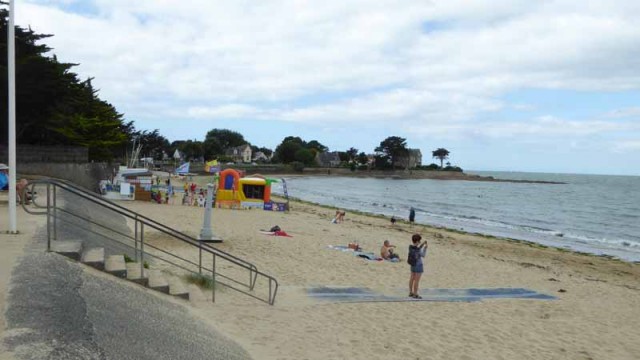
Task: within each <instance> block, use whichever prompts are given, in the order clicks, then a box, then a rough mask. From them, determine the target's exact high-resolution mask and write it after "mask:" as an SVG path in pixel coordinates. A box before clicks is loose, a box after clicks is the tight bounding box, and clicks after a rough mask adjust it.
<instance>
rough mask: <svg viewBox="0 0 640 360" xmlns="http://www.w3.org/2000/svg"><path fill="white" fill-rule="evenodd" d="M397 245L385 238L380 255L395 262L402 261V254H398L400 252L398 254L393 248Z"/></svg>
mask: <svg viewBox="0 0 640 360" xmlns="http://www.w3.org/2000/svg"><path fill="white" fill-rule="evenodd" d="M395 247H396V246H395V245H391V243H390V242H389V240H385V241H384V243H383V244H382V247H381V248H380V256H381V257H382V258H383V259H385V260H389V261H394V262H397V261H400V256H398V254H396V253H395V252H394V250H393V249H395Z"/></svg>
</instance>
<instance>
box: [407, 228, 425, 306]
mask: <svg viewBox="0 0 640 360" xmlns="http://www.w3.org/2000/svg"><path fill="white" fill-rule="evenodd" d="M420 240H422V236H420V234H413V236H412V237H411V242H412V243H413V244H412V245H409V255H408V256H407V262H408V263H409V265H411V276H410V277H409V297H412V298H414V299H422V297H421V296H420V295H418V290H419V288H420V278H421V277H422V273H423V272H424V263H423V261H422V259H423V258H424V257H425V256H427V247H428V246H429V245H428V244H427V240H425V241H424V242H423V243H420Z"/></svg>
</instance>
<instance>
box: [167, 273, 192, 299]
mask: <svg viewBox="0 0 640 360" xmlns="http://www.w3.org/2000/svg"><path fill="white" fill-rule="evenodd" d="M169 295H172V296H175V297H179V298H182V299H185V300H189V290H187V287H186V285H185V284H184V283H183V282H182V280H180V279H179V278H177V277H171V278H170V279H169Z"/></svg>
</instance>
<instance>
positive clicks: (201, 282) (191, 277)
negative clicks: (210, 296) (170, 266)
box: [184, 274, 213, 290]
mask: <svg viewBox="0 0 640 360" xmlns="http://www.w3.org/2000/svg"><path fill="white" fill-rule="evenodd" d="M184 279H185V281H186V282H188V283H189V284H195V285H198V286H199V287H201V288H203V289H208V290H211V289H213V278H211V276H206V275H202V274H187V275H185V276H184Z"/></svg>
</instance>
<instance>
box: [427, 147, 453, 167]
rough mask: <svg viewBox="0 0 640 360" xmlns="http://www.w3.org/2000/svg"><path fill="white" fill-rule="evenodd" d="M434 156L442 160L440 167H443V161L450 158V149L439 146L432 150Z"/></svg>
mask: <svg viewBox="0 0 640 360" xmlns="http://www.w3.org/2000/svg"><path fill="white" fill-rule="evenodd" d="M431 154H432V155H433V157H434V158H436V159H439V160H440V168H442V162H443V161H444V160H446V159H448V158H449V150H447V149H444V148H438V149H436V150H433V151H432V152H431Z"/></svg>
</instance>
